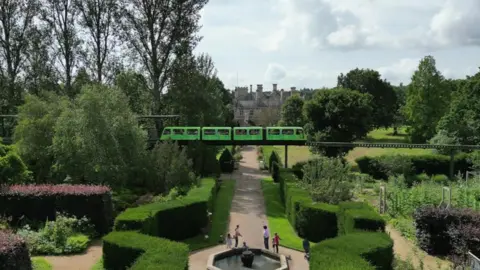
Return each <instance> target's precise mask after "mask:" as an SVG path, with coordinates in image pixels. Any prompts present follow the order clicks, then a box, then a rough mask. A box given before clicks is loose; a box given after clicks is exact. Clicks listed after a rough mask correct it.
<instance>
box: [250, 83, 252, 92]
mask: <svg viewBox="0 0 480 270" xmlns="http://www.w3.org/2000/svg"><path fill="white" fill-rule="evenodd" d="M252 89H253V85H251V84H250V93H252Z"/></svg>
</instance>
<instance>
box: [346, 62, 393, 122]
mask: <svg viewBox="0 0 480 270" xmlns="http://www.w3.org/2000/svg"><path fill="white" fill-rule="evenodd" d="M337 87H341V88H346V89H352V90H357V91H359V92H361V93H368V94H370V95H372V96H373V99H372V108H373V112H372V114H373V117H372V118H373V127H374V128H379V127H390V126H391V125H392V124H393V122H394V116H395V114H396V113H397V100H396V95H395V91H394V89H393V87H392V86H391V85H390V83H388V82H387V81H386V80H382V79H381V78H380V73H378V71H376V70H371V69H358V68H356V69H353V70H351V71H349V72H348V73H347V74H346V75H343V74H340V76H338V82H337Z"/></svg>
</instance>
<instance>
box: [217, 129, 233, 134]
mask: <svg viewBox="0 0 480 270" xmlns="http://www.w3.org/2000/svg"><path fill="white" fill-rule="evenodd" d="M218 134H220V135H230V130H228V129H219V130H218Z"/></svg>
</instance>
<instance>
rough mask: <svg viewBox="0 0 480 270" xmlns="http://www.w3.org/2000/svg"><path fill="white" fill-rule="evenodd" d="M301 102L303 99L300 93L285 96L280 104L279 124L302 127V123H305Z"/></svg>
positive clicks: (302, 102)
mask: <svg viewBox="0 0 480 270" xmlns="http://www.w3.org/2000/svg"><path fill="white" fill-rule="evenodd" d="M303 104H304V101H303V99H302V98H301V97H300V95H292V96H291V97H289V98H287V100H285V102H284V103H283V105H282V118H281V120H280V125H282V126H290V127H291V126H294V127H303V125H305V119H304V116H303Z"/></svg>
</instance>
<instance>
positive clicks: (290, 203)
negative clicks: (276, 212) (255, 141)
mask: <svg viewBox="0 0 480 270" xmlns="http://www.w3.org/2000/svg"><path fill="white" fill-rule="evenodd" d="M279 175H280V177H279V180H280V189H281V190H280V196H281V197H282V200H283V201H284V203H285V211H286V215H287V217H288V220H289V221H290V224H292V226H293V228H294V229H295V231H296V232H297V234H298V236H300V237H303V238H307V239H308V240H309V241H312V242H319V241H322V240H324V239H327V238H332V237H335V236H337V216H336V213H337V210H338V207H337V206H335V205H330V204H326V203H315V202H313V201H312V199H311V197H310V194H309V193H308V191H306V190H304V189H302V188H300V187H298V186H296V183H295V176H294V175H293V173H292V172H291V171H290V170H285V169H282V170H280V174H279Z"/></svg>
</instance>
